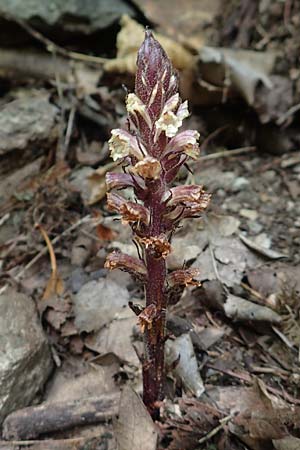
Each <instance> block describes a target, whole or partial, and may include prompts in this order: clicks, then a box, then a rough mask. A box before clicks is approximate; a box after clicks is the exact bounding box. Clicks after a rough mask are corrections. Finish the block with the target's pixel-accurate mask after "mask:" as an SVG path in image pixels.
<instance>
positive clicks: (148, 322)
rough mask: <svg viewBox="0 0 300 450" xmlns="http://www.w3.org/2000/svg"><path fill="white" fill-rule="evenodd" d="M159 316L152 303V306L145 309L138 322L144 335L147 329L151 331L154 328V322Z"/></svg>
mask: <svg viewBox="0 0 300 450" xmlns="http://www.w3.org/2000/svg"><path fill="white" fill-rule="evenodd" d="M156 316H157V309H156V306H155V305H154V304H153V303H151V304H150V305H148V306H146V308H145V309H143V311H142V312H141V313H140V314H139V316H138V320H139V324H140V327H141V330H142V333H144V332H145V329H146V328H147V329H148V330H151V328H152V326H153V320H154V319H155V318H156Z"/></svg>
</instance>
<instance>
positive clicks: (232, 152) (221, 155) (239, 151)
mask: <svg viewBox="0 0 300 450" xmlns="http://www.w3.org/2000/svg"><path fill="white" fill-rule="evenodd" d="M255 151H256V147H254V146H252V147H241V148H235V149H233V150H222V151H221V152H216V153H211V154H210V155H204V156H200V158H199V159H198V161H208V160H210V159H219V158H227V157H230V156H235V155H241V154H243V153H250V152H255Z"/></svg>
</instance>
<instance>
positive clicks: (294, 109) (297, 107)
mask: <svg viewBox="0 0 300 450" xmlns="http://www.w3.org/2000/svg"><path fill="white" fill-rule="evenodd" d="M299 110H300V103H298V104H297V105H294V106H292V107H291V108H289V109H288V110H287V111H286V112H285V113H284V114H282V115H281V116H280V117H279V118H278V119H277V120H276V124H277V125H282V124H283V123H284V122H285V121H286V119H288V118H289V117H290V116H292V115H293V114H295V113H296V112H297V111H299Z"/></svg>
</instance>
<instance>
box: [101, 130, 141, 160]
mask: <svg viewBox="0 0 300 450" xmlns="http://www.w3.org/2000/svg"><path fill="white" fill-rule="evenodd" d="M108 147H109V150H110V156H111V157H112V159H113V160H114V161H117V160H118V159H122V158H126V156H130V155H131V156H135V157H136V158H137V159H139V160H140V159H142V158H143V157H144V155H143V152H142V150H141V148H142V149H143V147H142V144H140V146H139V144H138V141H137V138H136V137H135V136H132V135H131V134H130V133H128V132H127V131H124V130H121V129H116V130H112V132H111V138H110V140H109V141H108ZM143 150H144V149H143ZM145 153H146V151H145Z"/></svg>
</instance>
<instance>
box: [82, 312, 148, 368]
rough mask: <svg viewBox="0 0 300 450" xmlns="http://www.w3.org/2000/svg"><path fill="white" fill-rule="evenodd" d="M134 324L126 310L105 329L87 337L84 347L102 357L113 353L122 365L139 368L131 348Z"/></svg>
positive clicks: (134, 320) (132, 317)
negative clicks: (124, 363)
mask: <svg viewBox="0 0 300 450" xmlns="http://www.w3.org/2000/svg"><path fill="white" fill-rule="evenodd" d="M136 323H137V319H136V316H134V315H133V314H132V311H131V310H130V309H129V308H128V309H126V310H124V311H123V312H122V313H121V314H120V315H119V317H118V318H117V319H115V320H113V321H112V322H111V323H110V324H108V325H107V326H106V327H104V328H102V329H101V330H100V331H98V332H97V333H95V334H93V335H91V336H88V337H87V338H86V339H85V345H86V347H88V348H89V349H91V350H93V351H94V352H98V353H99V354H100V355H102V356H105V355H107V354H109V353H113V354H114V355H116V356H117V358H118V359H119V361H121V362H122V363H123V362H126V363H127V364H128V363H129V364H132V365H133V366H135V367H139V365H140V363H139V360H138V357H137V355H136V352H135V350H134V348H133V346H132V332H133V327H134V326H135V325H136Z"/></svg>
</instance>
